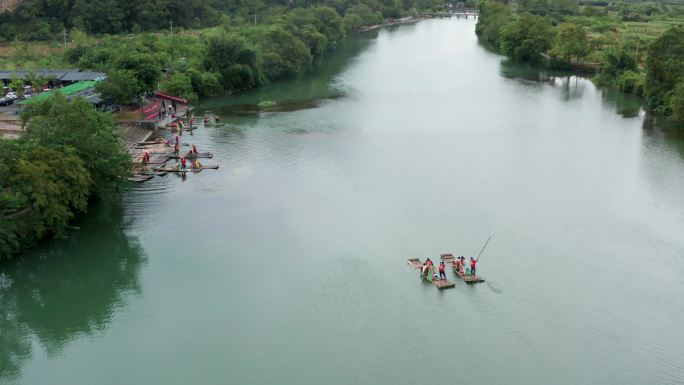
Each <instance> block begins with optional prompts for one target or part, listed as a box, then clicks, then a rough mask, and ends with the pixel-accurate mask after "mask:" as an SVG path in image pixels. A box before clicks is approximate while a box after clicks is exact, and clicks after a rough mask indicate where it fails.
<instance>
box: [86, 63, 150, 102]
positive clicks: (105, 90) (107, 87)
mask: <svg viewBox="0 0 684 385" xmlns="http://www.w3.org/2000/svg"><path fill="white" fill-rule="evenodd" d="M95 87H96V88H97V90H98V91H100V93H101V94H102V97H103V98H105V99H111V100H112V101H113V102H114V103H116V104H129V103H131V102H132V101H133V99H135V98H136V97H137V96H138V95H139V94H140V86H139V85H138V80H137V79H136V78H135V75H134V74H133V72H131V71H129V70H113V71H111V72H109V74H107V78H106V79H105V80H103V81H101V82H98V83H97V85H96V86H95Z"/></svg>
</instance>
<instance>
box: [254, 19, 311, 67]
mask: <svg viewBox="0 0 684 385" xmlns="http://www.w3.org/2000/svg"><path fill="white" fill-rule="evenodd" d="M260 48H261V52H262V56H261V63H262V67H263V69H264V73H265V75H266V76H267V77H268V79H269V80H276V79H279V78H283V77H288V76H293V75H297V74H300V73H302V72H304V71H305V70H306V69H308V68H309V67H310V66H311V60H312V58H311V53H310V52H309V50H308V48H307V47H306V46H305V45H304V43H302V42H301V41H300V40H299V39H297V38H296V37H294V36H293V35H292V34H291V33H289V32H287V31H285V30H284V29H283V28H281V27H271V28H269V30H268V31H267V32H266V33H265V34H264V36H263V37H262V38H261V42H260Z"/></svg>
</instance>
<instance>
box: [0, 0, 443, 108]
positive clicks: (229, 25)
mask: <svg viewBox="0 0 684 385" xmlns="http://www.w3.org/2000/svg"><path fill="white" fill-rule="evenodd" d="M87 4H88V5H87V6H86V2H85V1H83V2H82V1H80V0H57V1H56V2H53V3H46V2H45V1H42V0H24V1H23V2H22V3H21V4H20V5H19V6H18V7H17V8H16V10H15V11H14V12H13V13H12V14H7V13H6V14H3V15H2V16H0V30H3V31H13V32H11V33H10V32H5V33H4V35H3V34H2V33H0V38H2V36H4V37H5V38H15V37H16V38H20V39H29V40H41V39H43V40H44V39H47V40H51V41H53V42H55V43H52V44H53V45H54V44H57V43H56V42H61V41H62V38H63V37H64V36H63V32H64V31H67V32H68V40H69V46H68V48H66V49H64V48H62V49H60V52H59V54H58V55H52V57H55V56H57V57H62V59H61V60H57V59H54V58H51V59H50V61H51V62H52V63H54V64H53V65H54V66H60V67H62V68H69V67H78V68H80V69H82V70H97V71H103V72H107V73H108V74H109V76H108V79H107V80H106V81H104V82H103V83H102V84H100V85H99V88H100V91H101V92H102V93H103V95H104V96H105V97H106V98H107V99H108V100H111V101H113V102H115V103H118V104H126V103H130V102H132V101H135V100H136V96H138V95H140V94H142V93H144V92H150V91H154V90H157V89H161V90H163V91H167V92H170V93H173V94H177V95H179V96H184V97H186V98H189V99H194V98H197V97H203V96H209V95H213V94H217V93H221V92H235V91H241V90H245V89H248V88H252V87H256V86H260V85H264V84H268V83H270V82H272V81H276V80H278V79H282V78H286V77H292V76H296V75H298V74H301V73H303V72H305V71H306V70H307V69H309V68H310V67H311V64H312V63H313V62H314V60H315V59H316V58H318V57H321V56H322V55H323V54H324V53H325V52H326V51H327V50H328V49H330V47H332V46H334V44H335V43H336V42H337V41H339V40H340V39H342V38H343V37H344V36H345V34H348V33H350V32H352V31H354V30H355V29H357V28H360V27H362V26H366V25H373V24H380V23H382V22H383V17H388V16H393V17H400V16H406V15H413V14H415V13H416V12H417V11H416V9H426V10H430V9H443V8H444V3H443V2H442V1H438V0H420V1H414V0H403V1H401V2H396V1H389V0H334V1H333V0H307V1H297V2H284V1H281V0H278V1H275V0H251V1H249V2H243V1H235V0H228V1H225V0H224V1H218V0H214V1H190V2H184V3H173V1H172V2H171V3H169V2H168V1H164V2H163V3H160V2H159V0H141V1H140V2H136V3H135V5H133V4H131V3H128V2H123V1H119V0H111V1H109V0H107V1H104V0H97V1H89V2H87ZM86 9H88V11H87V12H86ZM8 15H9V16H8ZM10 16H11V17H10ZM169 21H173V32H174V33H173V34H171V33H170V32H171V29H170V27H171V25H170V24H169ZM29 24H30V25H33V26H34V27H35V26H38V28H30V29H28V28H25V26H26V25H29ZM199 27H201V28H203V29H196V30H188V28H199ZM159 30H161V31H163V33H159V32H144V31H159ZM122 32H135V34H131V35H122V34H120V35H112V34H115V33H122ZM103 33H107V34H109V35H105V36H97V35H96V34H103ZM31 44H33V45H36V44H39V43H35V42H33V43H31ZM40 44H43V45H48V46H49V44H50V42H46V43H40ZM29 51H30V49H29V45H28V44H26V45H24V44H15V48H14V51H13V52H14V54H13V55H14V58H15V60H14V61H12V66H14V67H15V68H21V67H22V66H24V64H22V63H24V62H25V63H28V64H33V65H34V66H35V67H38V66H42V64H39V63H36V62H35V60H36V59H35V55H33V56H31V55H29ZM62 52H64V54H63V55H62V54H61V53H62ZM24 53H25V54H26V56H25V57H23V56H22V55H23V54H24ZM31 58H33V59H31ZM30 60H34V61H33V62H30ZM45 60H47V59H45Z"/></svg>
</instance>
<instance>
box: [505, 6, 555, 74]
mask: <svg viewBox="0 0 684 385" xmlns="http://www.w3.org/2000/svg"><path fill="white" fill-rule="evenodd" d="M552 37H553V32H552V30H551V24H549V22H548V21H547V20H546V19H544V18H543V17H541V16H537V15H533V14H531V13H523V14H522V15H520V16H519V17H517V18H516V19H515V20H513V21H511V22H510V23H508V24H506V25H505V26H504V27H503V28H502V29H501V33H500V44H501V51H502V52H503V53H504V54H506V55H508V56H510V57H512V58H514V59H515V60H518V61H521V62H524V63H530V64H539V63H541V61H542V58H543V57H542V56H541V54H542V53H544V52H546V51H547V50H548V49H549V48H550V47H551V39H552Z"/></svg>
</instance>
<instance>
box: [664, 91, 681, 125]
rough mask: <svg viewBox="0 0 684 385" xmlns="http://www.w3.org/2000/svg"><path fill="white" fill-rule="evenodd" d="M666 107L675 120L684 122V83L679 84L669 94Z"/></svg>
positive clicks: (666, 97)
mask: <svg viewBox="0 0 684 385" xmlns="http://www.w3.org/2000/svg"><path fill="white" fill-rule="evenodd" d="M665 105H666V106H667V111H668V112H669V113H671V114H672V119H673V120H675V121H677V122H684V81H680V82H679V83H677V85H676V86H675V87H674V89H673V90H672V91H670V92H668V93H667V95H666V96H665Z"/></svg>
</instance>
